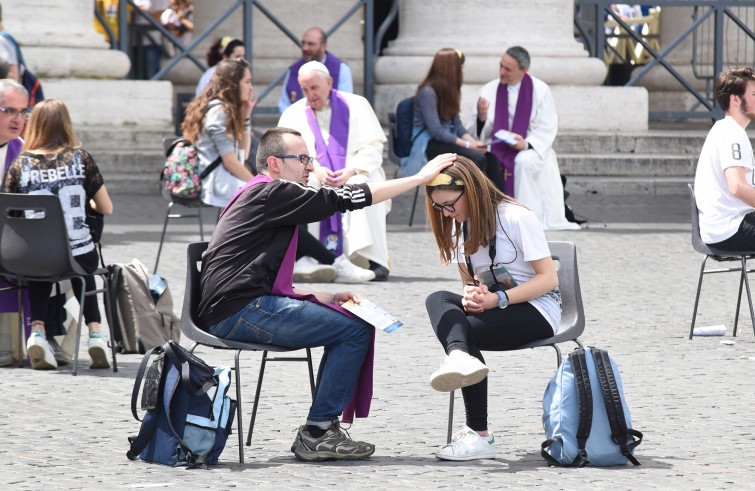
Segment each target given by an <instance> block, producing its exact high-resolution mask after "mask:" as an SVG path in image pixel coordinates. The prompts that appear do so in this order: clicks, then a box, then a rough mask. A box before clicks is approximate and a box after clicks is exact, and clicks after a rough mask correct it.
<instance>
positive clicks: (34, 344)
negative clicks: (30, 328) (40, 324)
mask: <svg viewBox="0 0 755 491" xmlns="http://www.w3.org/2000/svg"><path fill="white" fill-rule="evenodd" d="M26 352H27V353H29V359H31V367H32V368H33V369H34V370H50V369H52V368H58V362H57V361H55V355H53V354H52V350H51V349H50V345H49V343H48V342H47V339H45V335H44V334H42V333H41V332H39V331H34V332H33V333H31V336H29V339H27V340H26Z"/></svg>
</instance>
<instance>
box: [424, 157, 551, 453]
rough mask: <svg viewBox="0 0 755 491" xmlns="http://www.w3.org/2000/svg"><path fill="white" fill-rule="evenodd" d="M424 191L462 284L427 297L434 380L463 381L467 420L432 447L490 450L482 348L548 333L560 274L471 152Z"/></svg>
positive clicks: (532, 222)
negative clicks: (439, 356)
mask: <svg viewBox="0 0 755 491" xmlns="http://www.w3.org/2000/svg"><path fill="white" fill-rule="evenodd" d="M425 192H426V201H427V214H428V222H429V223H430V225H431V227H432V231H433V235H434V236H435V241H436V242H437V244H438V248H439V249H440V259H441V261H443V263H445V264H446V265H448V264H449V263H451V262H457V263H458V265H459V271H460V273H461V280H462V284H463V285H464V287H463V291H462V293H461V294H457V293H453V292H449V291H438V292H435V293H432V294H430V295H429V296H428V297H427V300H426V302H425V306H426V308H427V312H428V314H429V316H430V323H431V324H432V326H433V330H434V331H435V334H436V336H437V337H438V340H439V341H440V343H441V345H442V346H443V349H444V351H445V353H446V357H445V358H444V360H443V363H442V365H441V367H440V369H439V370H437V371H436V372H434V373H433V374H432V375H431V376H430V385H431V386H432V387H433V388H434V389H435V390H438V391H441V392H450V391H452V390H457V389H461V393H462V396H463V397H464V406H465V408H466V426H465V427H464V428H463V429H462V430H460V431H459V432H458V433H456V435H455V436H454V437H453V439H452V441H451V443H449V444H448V445H445V446H444V447H442V448H441V449H440V450H439V451H438V452H437V453H436V455H435V456H436V457H437V458H438V459H442V460H473V459H482V458H486V459H492V458H495V454H496V452H495V445H494V443H495V441H494V439H493V435H492V433H490V432H489V431H488V421H487V397H488V382H487V374H488V368H487V367H486V366H485V364H484V363H485V360H484V358H483V357H482V353H481V350H483V349H484V350H489V351H505V350H507V349H511V348H514V347H516V346H519V345H521V344H524V343H527V342H529V341H534V340H536V339H544V338H548V337H551V336H553V335H554V334H555V333H556V332H557V330H558V327H559V325H560V322H561V293H560V292H559V290H558V275H557V273H556V268H555V266H554V264H553V260H552V258H551V253H550V250H549V249H548V242H547V241H546V239H545V233H544V231H543V226H542V224H541V223H540V221H539V220H538V219H537V217H536V216H535V215H534V214H533V213H532V212H531V211H530V210H529V209H527V208H526V207H524V206H523V205H521V204H520V203H518V202H517V201H515V200H514V199H513V198H511V197H510V196H507V195H505V194H503V193H502V192H501V191H500V190H499V189H498V188H496V187H495V186H494V185H493V183H492V182H490V180H489V179H487V178H486V177H485V175H484V174H483V173H482V171H480V169H479V168H478V167H477V166H476V165H475V164H474V163H473V162H472V161H470V160H469V159H467V158H464V157H461V156H459V157H457V159H456V160H455V161H454V163H453V164H451V166H449V167H447V168H445V169H443V171H442V173H440V174H439V175H438V177H437V178H435V179H433V180H432V181H431V182H429V183H427V184H426V185H425Z"/></svg>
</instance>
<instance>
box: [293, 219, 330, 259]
mask: <svg viewBox="0 0 755 491" xmlns="http://www.w3.org/2000/svg"><path fill="white" fill-rule="evenodd" d="M304 256H309V257H312V258H314V259H315V260H316V261H317V262H318V263H320V264H333V263H334V262H335V261H336V256H334V255H333V253H332V252H330V251H329V250H328V249H327V248H326V247H325V246H324V245H323V243H322V242H320V241H319V240H317V237H315V236H314V235H312V234H310V233H309V230H307V226H306V225H299V240H298V241H297V242H296V259H300V258H302V257H304Z"/></svg>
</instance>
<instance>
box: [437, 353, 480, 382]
mask: <svg viewBox="0 0 755 491" xmlns="http://www.w3.org/2000/svg"><path fill="white" fill-rule="evenodd" d="M487 375H488V367H486V366H485V365H484V364H483V363H482V362H481V361H480V360H478V359H477V358H475V357H474V356H470V355H469V354H467V353H464V352H463V351H461V350H454V351H452V352H451V354H450V355H447V356H446V357H445V358H444V359H443V363H441V365H440V368H439V369H438V371H437V372H435V373H433V374H432V375H430V385H431V386H432V388H433V389H435V390H437V391H438V392H451V391H452V390H457V389H461V388H462V387H467V386H468V385H474V384H478V383H480V382H482V381H483V379H484V378H485V377H487Z"/></svg>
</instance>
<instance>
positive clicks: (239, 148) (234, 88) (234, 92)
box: [181, 60, 255, 207]
mask: <svg viewBox="0 0 755 491" xmlns="http://www.w3.org/2000/svg"><path fill="white" fill-rule="evenodd" d="M253 96H254V88H253V86H252V72H251V71H250V70H249V63H247V62H246V60H223V61H221V62H220V63H218V68H217V70H215V74H214V75H213V76H212V79H211V80H210V83H209V84H208V85H207V87H206V88H205V90H204V91H203V92H202V93H201V94H200V95H199V97H197V98H196V99H194V100H193V101H192V102H191V104H189V107H188V108H187V109H186V118H185V119H184V122H183V124H182V125H181V129H182V130H183V137H184V138H185V139H186V140H188V141H189V142H191V143H193V144H195V145H196V146H197V149H198V150H199V171H200V172H202V171H204V170H205V169H206V168H207V167H208V166H209V165H211V164H212V162H214V161H216V160H217V159H218V158H220V159H221V162H222V165H218V166H217V168H215V170H213V171H212V172H210V173H209V174H208V175H207V177H205V179H204V180H203V181H202V195H201V199H202V202H204V203H206V204H208V205H211V206H219V207H223V206H225V205H227V204H228V202H229V201H230V200H231V198H233V195H234V194H236V191H237V190H238V188H240V187H241V186H243V185H244V184H245V183H246V182H247V181H248V180H249V179H251V178H252V177H253V176H252V172H251V171H250V170H249V169H248V168H247V167H246V166H245V165H244V160H246V156H248V155H249V149H250V148H251V146H252V128H251V124H250V121H249V117H250V116H251V115H252V109H254V103H255V99H253Z"/></svg>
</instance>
